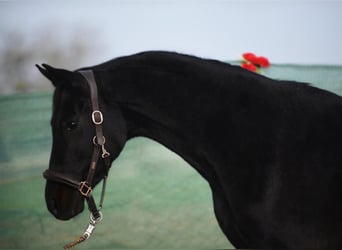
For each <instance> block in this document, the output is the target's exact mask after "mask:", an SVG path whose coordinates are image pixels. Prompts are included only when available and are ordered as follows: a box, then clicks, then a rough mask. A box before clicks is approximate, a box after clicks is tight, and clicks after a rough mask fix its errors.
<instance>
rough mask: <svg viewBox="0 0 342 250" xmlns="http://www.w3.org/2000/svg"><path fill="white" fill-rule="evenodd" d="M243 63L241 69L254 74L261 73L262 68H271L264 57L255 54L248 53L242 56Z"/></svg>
mask: <svg viewBox="0 0 342 250" xmlns="http://www.w3.org/2000/svg"><path fill="white" fill-rule="evenodd" d="M242 57H243V59H244V60H243V61H242V62H241V67H242V68H244V69H248V70H250V71H253V72H259V73H260V68H268V67H269V66H270V62H269V60H268V59H267V58H266V57H264V56H256V55H255V54H254V53H250V52H246V53H243V54H242Z"/></svg>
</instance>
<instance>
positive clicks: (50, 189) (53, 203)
mask: <svg viewBox="0 0 342 250" xmlns="http://www.w3.org/2000/svg"><path fill="white" fill-rule="evenodd" d="M45 201H46V206H47V208H48V210H49V212H50V213H51V214H52V215H53V216H55V218H56V219H59V220H69V219H71V218H73V217H75V216H76V215H78V214H80V213H81V212H82V211H83V209H84V198H83V197H82V196H81V195H80V193H79V192H78V190H75V189H72V188H70V187H68V186H65V185H63V184H59V183H56V182H52V181H47V182H46V187H45Z"/></svg>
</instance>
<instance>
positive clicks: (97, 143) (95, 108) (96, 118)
mask: <svg viewBox="0 0 342 250" xmlns="http://www.w3.org/2000/svg"><path fill="white" fill-rule="evenodd" d="M78 72H79V73H80V74H81V75H82V76H83V77H84V78H85V80H86V82H87V83H88V86H89V89H90V98H91V105H92V114H91V121H92V123H93V124H94V125H95V136H94V137H93V141H92V142H93V154H92V157H91V162H90V165H89V171H88V176H87V179H86V180H84V181H78V180H76V179H74V178H73V177H70V176H68V175H66V174H63V173H58V172H56V171H53V170H49V169H48V170H46V171H45V172H44V173H43V176H44V178H46V179H47V180H51V181H55V182H60V183H62V184H65V185H68V186H70V187H73V188H75V189H77V190H78V191H79V192H80V194H81V195H82V196H84V197H85V199H86V201H87V203H88V208H89V211H90V213H91V214H90V222H89V225H88V227H87V229H86V230H85V232H84V234H83V235H82V236H81V237H80V238H79V239H77V240H75V241H74V242H72V243H70V244H67V245H65V246H64V248H65V249H69V248H72V247H73V246H75V245H77V244H79V243H81V242H83V241H85V240H86V239H88V238H89V237H90V235H91V233H92V232H93V230H94V229H95V225H96V224H97V223H98V222H100V221H101V220H102V217H103V216H102V213H101V211H100V210H101V208H102V204H103V199H104V194H105V187H106V180H107V174H108V171H109V168H110V165H111V161H110V159H109V156H110V153H109V152H108V151H107V150H106V148H105V143H106V138H105V137H104V135H103V129H102V123H103V114H102V112H101V111H100V108H99V101H98V94H97V85H96V81H95V77H94V73H93V71H92V70H82V71H78ZM100 153H101V155H100ZM100 157H101V158H102V159H103V161H104V165H105V168H106V174H105V176H104V177H103V186H102V192H101V199H100V203H99V207H98V208H97V206H96V203H95V200H94V197H93V195H92V189H93V187H92V182H93V179H94V175H95V172H96V168H97V162H98V160H99V159H100Z"/></svg>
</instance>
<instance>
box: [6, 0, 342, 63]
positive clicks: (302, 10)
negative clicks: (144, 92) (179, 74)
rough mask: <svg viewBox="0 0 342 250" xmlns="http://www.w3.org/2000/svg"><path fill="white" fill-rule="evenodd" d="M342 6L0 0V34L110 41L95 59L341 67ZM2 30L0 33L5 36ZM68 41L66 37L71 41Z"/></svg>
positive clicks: (225, 0) (320, 1) (322, 2)
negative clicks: (177, 55)
mask: <svg viewBox="0 0 342 250" xmlns="http://www.w3.org/2000/svg"><path fill="white" fill-rule="evenodd" d="M341 24H342V1H336V0H335V1H331V0H311V1H309V0H277V1H276V0H273V1H272V0H173V1H172V0H159V1H158V0H140V1H139V0H112V1H105V0H98V1H95V0H93V1H80V0H74V1H71V0H69V1H66V0H60V1H34V0H25V1H24V0H23V1H20V0H17V1H11V0H9V1H0V32H1V33H2V34H5V33H4V32H3V31H11V30H16V31H22V32H24V33H25V34H27V39H30V37H37V36H39V33H38V30H42V28H43V27H48V29H50V30H52V31H56V32H55V34H54V35H55V36H56V39H57V38H58V39H60V38H61V37H62V38H63V36H67V34H68V33H67V32H60V31H61V30H63V31H68V30H69V31H70V32H72V31H73V30H75V29H77V28H89V29H90V30H93V31H94V32H93V33H92V32H90V33H89V34H87V39H89V40H90V41H93V42H96V41H97V40H100V39H101V40H102V41H103V42H104V44H105V46H103V49H100V50H99V51H98V53H97V55H98V57H97V58H96V59H94V60H98V61H99V62H100V61H101V60H107V59H111V58H114V57H117V56H122V55H129V54H133V53H136V52H140V51H145V50H168V51H177V52H181V53H186V54H192V55H197V56H200V57H206V58H213V59H219V60H239V59H240V58H241V55H242V53H244V52H253V53H256V54H257V55H262V56H266V57H268V58H269V59H270V61H271V62H273V63H294V64H338V65H342V28H341ZM1 33H0V34H1ZM66 39H67V37H66Z"/></svg>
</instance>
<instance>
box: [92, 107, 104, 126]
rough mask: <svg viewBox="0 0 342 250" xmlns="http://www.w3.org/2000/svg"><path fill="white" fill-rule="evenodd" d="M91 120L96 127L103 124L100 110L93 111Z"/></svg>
mask: <svg viewBox="0 0 342 250" xmlns="http://www.w3.org/2000/svg"><path fill="white" fill-rule="evenodd" d="M91 119H92V120H93V123H94V124H96V125H100V124H102V122H103V115H102V113H101V111H100V110H94V111H93V113H92V114H91Z"/></svg>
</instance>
